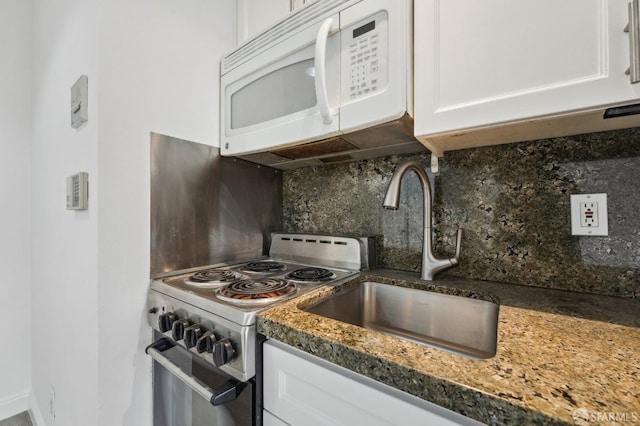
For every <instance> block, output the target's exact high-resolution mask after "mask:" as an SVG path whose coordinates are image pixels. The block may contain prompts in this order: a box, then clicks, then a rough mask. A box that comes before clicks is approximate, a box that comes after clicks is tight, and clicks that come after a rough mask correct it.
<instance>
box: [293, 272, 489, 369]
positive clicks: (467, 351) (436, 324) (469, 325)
mask: <svg viewBox="0 0 640 426" xmlns="http://www.w3.org/2000/svg"><path fill="white" fill-rule="evenodd" d="M498 310H499V307H498V305H496V304H495V303H492V302H487V301H484V300H477V299H470V298H468V297H462V296H451V295H448V294H441V293H434V292H431V291H424V290H417V289H412V288H406V287H399V286H394V285H389V284H382V283H377V282H361V283H358V284H356V285H354V286H349V287H347V288H346V289H345V290H344V291H343V292H340V293H337V294H336V295H334V296H331V297H330V298H328V299H325V300H323V301H322V302H320V303H318V304H317V305H314V306H312V307H310V308H307V309H305V311H307V312H311V313H314V314H317V315H321V316H324V317H327V318H331V319H334V320H338V321H342V322H346V323H349V324H353V325H357V326H359V327H364V328H368V329H370V330H375V331H379V332H381V333H385V334H389V335H391V336H396V337H399V338H401V339H406V340H410V341H412V342H415V343H419V344H422V345H426V346H431V347H436V348H439V349H444V350H446V351H449V352H453V353H456V354H460V355H464V356H467V357H471V358H482V359H486V358H491V357H493V356H494V355H495V354H496V344H497V334H498Z"/></svg>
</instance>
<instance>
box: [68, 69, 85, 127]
mask: <svg viewBox="0 0 640 426" xmlns="http://www.w3.org/2000/svg"><path fill="white" fill-rule="evenodd" d="M88 92H89V79H88V78H87V76H86V75H81V76H80V78H79V79H78V81H76V82H75V84H74V85H73V86H72V87H71V127H73V128H74V129H77V128H78V127H80V125H82V123H84V122H86V121H87V120H88V117H87V110H88V108H89V105H88V103H89V101H88V99H89V93H88Z"/></svg>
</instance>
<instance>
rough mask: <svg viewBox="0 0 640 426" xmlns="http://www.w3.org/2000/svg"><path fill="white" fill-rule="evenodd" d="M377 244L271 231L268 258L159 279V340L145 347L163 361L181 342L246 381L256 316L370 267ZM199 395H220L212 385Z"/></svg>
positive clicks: (152, 314) (153, 309)
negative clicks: (168, 352) (278, 304)
mask: <svg viewBox="0 0 640 426" xmlns="http://www.w3.org/2000/svg"><path fill="white" fill-rule="evenodd" d="M373 250H374V249H373V239H369V238H344V237H332V236H318V235H302V234H272V236H271V246H270V250H269V256H268V257H265V258H260V259H253V260H251V261H248V262H241V263H233V264H226V263H225V264H217V265H210V266H206V267H202V268H194V269H189V270H183V271H176V272H174V273H172V274H170V275H167V276H164V277H160V278H156V279H154V280H152V281H151V285H150V289H149V293H148V300H147V305H148V306H147V308H148V311H147V312H148V315H147V319H148V323H149V325H150V326H151V327H153V328H154V329H155V330H156V331H157V333H158V334H159V335H161V336H162V338H161V339H159V340H158V341H156V343H154V344H152V345H150V347H149V348H148V351H147V352H148V353H149V354H150V355H151V356H152V357H153V358H154V359H155V360H156V361H158V362H160V363H163V362H164V364H163V365H165V366H166V365H168V364H167V362H166V360H165V359H164V357H163V355H162V352H163V351H164V350H166V349H167V348H168V347H174V346H178V347H181V348H183V349H185V350H187V351H189V352H190V353H191V354H192V355H194V356H197V357H199V358H200V359H201V360H202V361H204V362H205V363H207V364H212V365H214V366H215V367H217V368H219V369H220V370H222V371H224V372H225V373H226V374H228V375H230V376H231V377H233V378H235V379H237V380H238V381H240V382H246V381H247V380H249V379H251V378H252V377H254V376H255V373H256V356H255V352H256V328H255V322H256V315H257V314H258V313H259V312H260V311H262V310H264V309H268V308H269V307H272V306H274V305H275V304H277V303H281V302H283V301H285V300H289V299H291V298H293V297H296V296H298V295H301V294H304V293H306V292H309V291H312V290H313V289H315V288H318V287H319V286H322V285H326V284H337V283H341V282H343V281H344V280H347V279H349V278H350V277H352V276H353V275H355V274H356V273H357V272H359V271H360V270H363V269H368V267H369V266H370V264H371V260H370V259H373V258H374V253H373ZM178 374H180V372H178ZM183 379H188V377H183ZM201 393H202V394H203V395H204V396H206V397H207V398H211V399H212V403H213V398H216V395H215V392H213V393H212V392H211V390H210V389H209V390H207V391H206V392H201Z"/></svg>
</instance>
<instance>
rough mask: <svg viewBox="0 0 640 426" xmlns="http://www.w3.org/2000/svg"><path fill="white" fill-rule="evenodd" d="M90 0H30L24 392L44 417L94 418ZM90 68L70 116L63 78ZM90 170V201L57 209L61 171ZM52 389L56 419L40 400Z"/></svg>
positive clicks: (93, 41)
mask: <svg viewBox="0 0 640 426" xmlns="http://www.w3.org/2000/svg"><path fill="white" fill-rule="evenodd" d="M97 16H98V0H56V1H51V0H34V17H33V19H34V49H33V55H34V78H33V146H32V155H31V161H32V173H31V177H32V204H31V205H32V212H33V213H32V239H31V250H32V258H31V260H32V263H31V267H32V273H31V277H32V292H31V308H32V316H31V324H32V332H31V337H32V348H33V350H32V392H33V396H34V400H33V405H34V407H33V408H34V410H35V411H36V414H37V415H36V417H41V418H42V419H43V420H44V421H45V422H46V424H48V425H56V424H57V425H65V426H67V425H89V424H96V419H97V405H98V401H97V394H98V393H97V382H98V371H97V350H98V333H97V330H98V314H97V306H98V303H97V282H98V274H97V255H98V200H99V198H100V196H99V193H98V191H97V188H98V185H97V177H98V176H97V166H98V161H97V143H98V111H97V105H98V93H97V91H96V88H97V85H96V82H97V81H98V78H99V76H98V55H97V52H96V50H97V45H98V42H97V40H98V34H97V31H98V28H97ZM81 74H85V75H87V76H88V78H89V121H88V122H87V123H85V125H83V127H81V128H80V129H77V130H76V129H73V128H71V126H70V111H69V110H70V88H71V86H72V85H73V84H74V83H75V82H76V80H77V79H78V77H79V76H80V75H81ZM79 171H84V172H88V173H89V188H90V191H89V193H90V200H89V210H87V211H84V212H74V211H67V210H66V178H67V176H70V175H72V174H74V173H76V172H79ZM51 386H53V387H54V389H55V411H56V417H55V419H54V418H53V417H52V416H51V413H50V410H49V393H50V387H51Z"/></svg>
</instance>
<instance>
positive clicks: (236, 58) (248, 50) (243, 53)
mask: <svg viewBox="0 0 640 426" xmlns="http://www.w3.org/2000/svg"><path fill="white" fill-rule="evenodd" d="M358 1H359V0H358ZM347 3H357V1H354V0H322V1H315V2H313V3H310V4H309V5H308V6H305V7H303V8H301V9H300V10H298V11H296V12H292V13H291V14H290V15H289V16H287V18H285V19H283V20H282V21H280V22H278V23H277V24H275V25H273V26H272V27H270V28H269V29H267V30H266V31H264V32H263V33H260V34H258V35H257V36H255V37H254V38H252V39H251V40H249V41H247V42H246V43H244V44H243V45H242V46H240V47H239V48H238V49H236V50H234V51H233V52H231V53H229V54H228V55H226V56H225V57H224V58H222V74H225V73H227V72H228V71H230V70H232V69H233V68H235V67H237V66H238V65H240V64H242V63H244V62H245V61H247V60H249V59H251V58H252V57H254V56H255V55H257V54H258V53H260V52H262V51H264V50H266V49H268V48H270V47H271V46H272V45H273V44H275V43H278V42H279V41H280V40H282V39H285V38H288V37H291V36H292V35H294V34H295V33H297V32H298V31H300V30H302V29H304V28H306V27H307V26H309V25H311V24H313V23H316V22H318V21H319V19H321V18H322V17H323V16H324V15H330V14H331V12H332V10H333V9H335V8H336V7H339V6H342V5H344V4H347ZM334 13H335V12H334Z"/></svg>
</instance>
